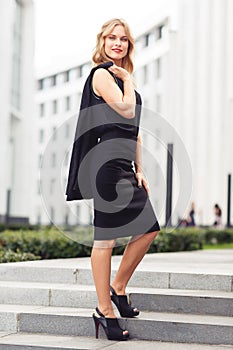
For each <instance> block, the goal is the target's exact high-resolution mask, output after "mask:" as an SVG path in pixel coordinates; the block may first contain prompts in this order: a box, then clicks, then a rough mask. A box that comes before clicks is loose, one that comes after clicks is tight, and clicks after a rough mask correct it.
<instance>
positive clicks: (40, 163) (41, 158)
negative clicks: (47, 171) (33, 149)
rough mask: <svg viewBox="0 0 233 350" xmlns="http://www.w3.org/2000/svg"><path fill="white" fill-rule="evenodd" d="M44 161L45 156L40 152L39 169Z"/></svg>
mask: <svg viewBox="0 0 233 350" xmlns="http://www.w3.org/2000/svg"><path fill="white" fill-rule="evenodd" d="M42 161H43V156H42V154H39V157H38V168H39V169H40V168H41V167H42Z"/></svg>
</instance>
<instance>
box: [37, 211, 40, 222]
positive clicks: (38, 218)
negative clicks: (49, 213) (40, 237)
mask: <svg viewBox="0 0 233 350" xmlns="http://www.w3.org/2000/svg"><path fill="white" fill-rule="evenodd" d="M37 225H41V214H40V213H38V214H37Z"/></svg>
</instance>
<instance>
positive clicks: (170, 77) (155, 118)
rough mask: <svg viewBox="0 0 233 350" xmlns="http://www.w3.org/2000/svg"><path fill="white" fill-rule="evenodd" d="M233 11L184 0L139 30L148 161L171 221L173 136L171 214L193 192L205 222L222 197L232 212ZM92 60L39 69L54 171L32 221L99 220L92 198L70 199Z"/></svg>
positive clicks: (182, 213)
mask: <svg viewBox="0 0 233 350" xmlns="http://www.w3.org/2000/svg"><path fill="white" fill-rule="evenodd" d="M174 4H175V5H174ZM232 19H233V4H232V1H231V0H204V1H201V0H188V1H187V0H178V1H176V2H174V3H173V7H172V8H170V9H166V10H163V11H161V12H159V13H158V15H156V16H154V17H153V18H151V22H147V24H145V26H144V29H141V32H140V33H137V40H136V57H135V58H136V62H135V81H136V85H137V90H138V91H139V92H140V93H141V95H142V99H143V106H144V108H143V111H142V121H141V135H142V140H143V152H144V170H145V173H146V176H147V177H148V180H149V184H150V196H151V201H152V204H153V205H154V208H155V210H156V213H157V215H158V218H159V221H160V223H161V224H162V225H163V224H164V223H165V206H166V162H167V144H168V143H172V144H173V147H174V154H173V155H174V166H173V202H172V204H173V212H172V224H173V225H176V224H177V222H178V221H179V218H183V217H186V216H187V212H188V208H189V205H190V204H191V202H192V201H194V202H195V204H196V222H197V224H200V225H209V224H212V223H213V206H214V204H215V203H218V204H219V205H220V206H221V207H222V209H223V222H224V223H225V222H226V205H227V175H228V173H233V161H232V149H233V141H232V137H231V133H232V131H233V67H232V62H233V47H232V42H233V21H232ZM90 69H91V62H90V61H84V62H80V64H79V65H77V66H75V67H65V68H64V69H63V70H59V71H58V70H57V71H50V72H49V74H48V73H46V74H42V75H41V76H39V77H38V86H39V88H38V92H37V97H36V99H37V106H38V113H37V114H38V116H37V121H38V125H37V130H38V135H37V141H38V148H37V149H38V157H37V159H38V169H39V167H40V163H41V161H42V160H43V157H45V159H46V161H47V162H48V164H47V167H46V169H47V170H48V172H47V170H46V172H42V177H40V178H38V179H37V186H36V187H37V200H36V204H35V206H34V213H33V216H32V217H31V219H32V221H33V222H38V223H42V224H45V223H48V222H49V221H52V222H55V224H59V225H63V224H67V223H68V224H73V225H75V224H79V223H81V224H85V223H86V224H88V223H90V222H91V220H92V214H91V212H92V211H91V205H90V204H88V203H89V202H88V203H87V202H86V201H76V202H75V203H72V213H73V214H70V211H69V210H68V209H67V204H66V203H65V200H64V198H65V196H64V189H65V184H66V176H67V167H68V165H69V157H68V156H66V154H67V152H68V151H69V150H70V148H71V146H72V142H73V137H74V132H75V130H74V128H75V124H76V121H77V118H76V117H77V116H76V117H75V118H72V116H73V115H74V114H75V113H77V112H78V108H79V103H80V96H81V92H82V88H83V83H84V81H85V78H86V76H87V74H88V73H89V71H90ZM69 125H70V126H69ZM55 131H57V135H56V132H55ZM54 132H55V133H54ZM52 134H53V135H54V136H52V139H51V135H52ZM58 151H59V152H60V155H61V156H59V155H58V153H56V152H58ZM59 157H61V159H60V158H59ZM58 158H59V159H60V160H58ZM49 169H50V170H51V171H50V170H49ZM61 169H63V170H61ZM64 169H66V170H64ZM39 173H41V172H40V171H38V174H39ZM41 189H42V190H41ZM41 199H42V201H41Z"/></svg>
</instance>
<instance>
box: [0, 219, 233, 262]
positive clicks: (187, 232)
mask: <svg viewBox="0 0 233 350" xmlns="http://www.w3.org/2000/svg"><path fill="white" fill-rule="evenodd" d="M92 242H93V227H81V226H80V227H77V228H76V229H73V230H70V231H65V230H58V229H57V228H54V227H47V228H44V229H40V230H38V231H32V230H23V229H21V230H19V231H10V230H7V231H4V232H1V233H0V254H1V257H2V256H3V255H6V252H7V251H10V252H9V253H7V254H8V255H9V256H11V254H13V253H16V254H19V255H20V254H21V255H22V254H26V253H29V254H32V255H31V258H32V259H33V258H34V257H36V258H38V257H40V258H41V259H57V258H75V257H85V256H90V254H91V249H92ZM127 242H128V238H122V239H119V240H118V244H117V246H116V247H115V248H114V250H113V255H121V254H123V252H124V249H125V245H126V244H127ZM230 242H233V230H232V229H231V230H230V229H223V230H214V229H206V228H203V229H200V228H191V227H190V228H176V229H172V228H171V229H169V230H168V229H162V230H161V231H160V233H159V234H158V236H157V237H156V239H155V240H154V242H153V243H152V244H151V246H150V248H149V251H148V252H149V253H156V252H176V251H190V250H197V249H202V247H203V245H204V244H215V243H216V244H219V243H230ZM24 257H25V255H24V256H23V255H22V256H21V257H20V256H19V257H18V259H21V260H17V261H23V260H22V259H24ZM12 259H14V258H13V257H12ZM15 259H17V257H15ZM25 259H26V258H25ZM28 259H30V256H28V257H27V260H28ZM8 261H9V260H8ZM12 261H15V260H12Z"/></svg>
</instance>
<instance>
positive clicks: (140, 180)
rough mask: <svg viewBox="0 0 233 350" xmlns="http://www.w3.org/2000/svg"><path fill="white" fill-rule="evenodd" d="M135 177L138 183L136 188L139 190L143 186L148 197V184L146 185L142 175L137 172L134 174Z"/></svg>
mask: <svg viewBox="0 0 233 350" xmlns="http://www.w3.org/2000/svg"><path fill="white" fill-rule="evenodd" d="M135 176H136V179H137V182H138V187H139V188H141V187H142V186H144V187H145V190H146V192H147V194H148V195H149V186H148V183H147V181H146V179H145V177H144V175H143V173H141V172H137V173H136V174H135Z"/></svg>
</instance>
